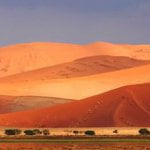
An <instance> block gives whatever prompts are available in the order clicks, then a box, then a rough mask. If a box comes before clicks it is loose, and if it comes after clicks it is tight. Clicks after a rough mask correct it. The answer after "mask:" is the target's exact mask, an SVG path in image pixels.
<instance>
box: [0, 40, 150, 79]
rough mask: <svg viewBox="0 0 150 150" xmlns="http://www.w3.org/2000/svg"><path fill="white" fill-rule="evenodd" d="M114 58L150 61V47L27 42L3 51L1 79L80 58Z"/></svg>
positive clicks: (0, 64)
mask: <svg viewBox="0 0 150 150" xmlns="http://www.w3.org/2000/svg"><path fill="white" fill-rule="evenodd" d="M95 55H112V56H128V57H132V58H137V59H150V45H125V44H112V43H102V42H98V43H92V44H87V45H76V44H65V43H27V44H18V45H12V46H6V47H1V48H0V77H3V76H8V75H12V74H17V73H22V72H26V71H30V70H35V69H39V68H43V67H48V66H53V65H56V64H61V63H65V62H70V61H73V60H75V59H78V58H82V57H87V56H95Z"/></svg>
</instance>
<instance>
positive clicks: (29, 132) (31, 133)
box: [24, 130, 35, 135]
mask: <svg viewBox="0 0 150 150" xmlns="http://www.w3.org/2000/svg"><path fill="white" fill-rule="evenodd" d="M24 133H25V134H26V135H35V132H34V131H33V130H25V131H24Z"/></svg>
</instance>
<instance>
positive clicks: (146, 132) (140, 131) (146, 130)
mask: <svg viewBox="0 0 150 150" xmlns="http://www.w3.org/2000/svg"><path fill="white" fill-rule="evenodd" d="M139 133H140V135H150V131H149V130H148V129H147V128H142V129H140V130H139Z"/></svg>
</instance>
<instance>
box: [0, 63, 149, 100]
mask: <svg viewBox="0 0 150 150" xmlns="http://www.w3.org/2000/svg"><path fill="white" fill-rule="evenodd" d="M146 82H150V65H144V66H140V67H134V68H130V69H123V70H119V71H113V72H108V73H101V74H97V75H91V76H86V77H77V78H70V79H53V80H52V79H49V78H45V79H44V80H43V79H41V80H38V81H37V80H32V81H29V82H28V81H24V82H22V81H21V82H19V81H18V82H10V81H9V80H8V81H5V82H2V81H1V82H0V95H14V96H16V95H18V96H19V95H22V96H26V95H32V96H46V97H58V96H59V97H61V98H65V99H82V98H86V97H90V96H93V95H97V94H100V93H103V92H106V91H109V90H112V89H115V88H118V87H121V86H125V85H132V84H139V83H146Z"/></svg>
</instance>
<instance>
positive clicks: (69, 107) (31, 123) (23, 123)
mask: <svg viewBox="0 0 150 150" xmlns="http://www.w3.org/2000/svg"><path fill="white" fill-rule="evenodd" d="M149 91H150V83H147V84H141V85H131V86H126V87H122V88H119V89H115V90H112V91H109V92H106V93H104V94H101V95H97V96H94V97H90V98H87V99H83V100H81V101H76V102H72V103H68V104H62V105H58V106H54V107H51V108H45V109H37V110H34V111H33V110H31V111H24V112H18V113H10V114H5V115H0V126H3V127H108V126H110V127H113V126H126V127H127V126H136V127H137V126H150V110H149V106H150V101H149V99H150V92H149Z"/></svg>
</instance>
